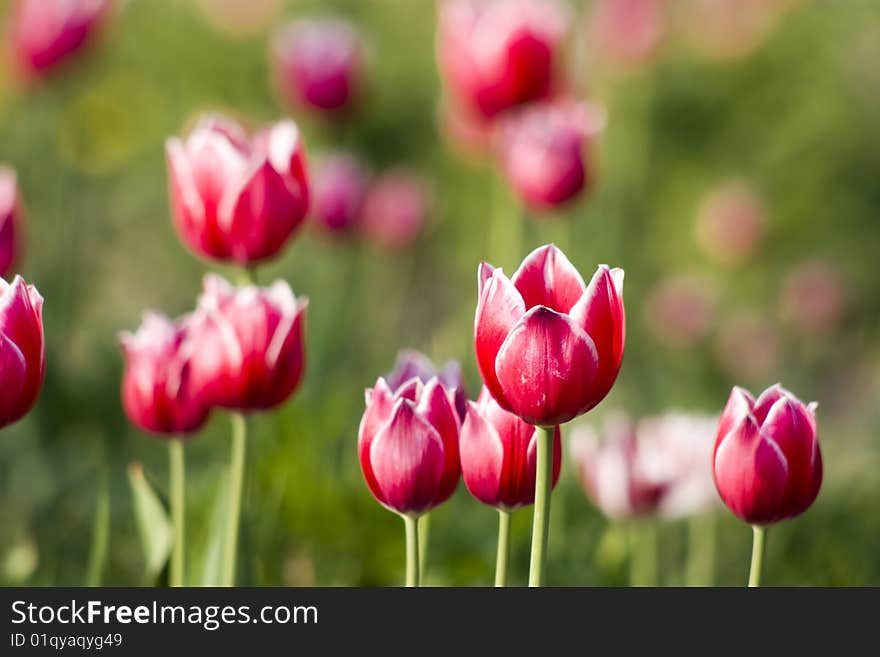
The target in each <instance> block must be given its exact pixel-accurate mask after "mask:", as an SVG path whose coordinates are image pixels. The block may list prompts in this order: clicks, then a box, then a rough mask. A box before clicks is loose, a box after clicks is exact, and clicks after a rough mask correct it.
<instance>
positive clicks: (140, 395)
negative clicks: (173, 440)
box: [120, 312, 208, 435]
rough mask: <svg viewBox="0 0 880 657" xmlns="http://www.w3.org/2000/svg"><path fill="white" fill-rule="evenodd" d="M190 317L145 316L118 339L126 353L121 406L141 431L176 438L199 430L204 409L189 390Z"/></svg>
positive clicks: (203, 417) (153, 314)
mask: <svg viewBox="0 0 880 657" xmlns="http://www.w3.org/2000/svg"><path fill="white" fill-rule="evenodd" d="M188 321H189V318H185V319H183V320H179V321H177V322H172V321H171V320H169V319H168V318H167V317H165V316H164V315H160V314H158V313H153V312H146V313H144V319H143V322H142V323H141V326H140V328H139V329H138V330H137V332H136V333H134V334H131V333H123V334H122V335H121V336H120V342H121V343H122V348H123V352H124V353H125V374H124V375H123V378H122V405H123V407H124V408H125V412H126V414H127V415H128V417H129V419H130V420H131V421H132V422H133V423H134V424H136V425H137V426H138V427H140V428H141V429H144V430H145V431H150V432H152V433H157V434H165V435H179V434H184V433H190V432H192V431H196V430H197V429H199V428H200V427H201V426H202V425H203V424H204V422H205V420H206V419H207V418H208V406H207V405H205V404H204V403H203V402H202V400H201V399H200V398H199V396H198V394H197V391H195V390H194V388H193V386H192V377H191V364H190V356H191V355H190V353H189V352H190V351H191V350H190V349H189V346H188V345H187V332H188V330H189V327H188Z"/></svg>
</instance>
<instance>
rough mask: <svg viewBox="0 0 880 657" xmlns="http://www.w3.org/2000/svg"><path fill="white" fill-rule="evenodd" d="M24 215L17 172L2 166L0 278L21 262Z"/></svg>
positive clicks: (0, 178) (0, 175)
mask: <svg viewBox="0 0 880 657" xmlns="http://www.w3.org/2000/svg"><path fill="white" fill-rule="evenodd" d="M23 214H24V213H23V210H22V204H21V199H20V197H19V193H18V179H17V177H16V175H15V171H13V170H12V169H10V168H9V167H4V166H0V278H5V277H6V276H8V275H9V273H10V271H11V270H12V267H13V265H15V264H16V263H18V262H19V261H20V260H21V231H22V221H23V218H24V217H23Z"/></svg>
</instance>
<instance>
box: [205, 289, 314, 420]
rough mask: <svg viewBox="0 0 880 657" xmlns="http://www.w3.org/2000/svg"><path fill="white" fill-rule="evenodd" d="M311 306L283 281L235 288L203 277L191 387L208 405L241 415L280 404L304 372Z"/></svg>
mask: <svg viewBox="0 0 880 657" xmlns="http://www.w3.org/2000/svg"><path fill="white" fill-rule="evenodd" d="M307 305H308V301H307V300H306V299H302V298H301V299H297V298H296V297H294V295H293V292H292V291H291V289H290V286H289V285H288V284H287V283H285V282H283V281H276V282H275V283H274V284H272V285H271V286H270V287H268V288H260V287H257V286H255V285H248V286H245V287H239V288H234V287H232V286H231V285H230V284H229V283H228V282H226V280H224V279H223V278H221V277H220V276H217V275H214V274H209V275H207V276H205V281H204V291H203V292H202V295H201V297H199V301H198V306H197V308H196V311H195V313H194V314H193V317H192V320H191V323H190V331H189V338H190V339H189V342H190V348H191V349H192V364H191V369H192V385H193V389H194V390H196V391H197V392H198V394H199V395H201V397H202V398H203V399H204V400H205V401H206V402H207V403H209V404H210V405H216V406H222V407H224V408H231V409H236V410H240V411H254V410H262V409H269V408H272V407H274V406H277V405H278V404H280V403H282V402H283V401H284V400H286V399H287V398H288V397H289V396H290V395H291V394H292V393H293V391H294V390H295V389H296V387H297V386H298V385H299V383H300V380H301V379H302V375H303V370H304V368H305V344H304V325H305V312H306V307H307Z"/></svg>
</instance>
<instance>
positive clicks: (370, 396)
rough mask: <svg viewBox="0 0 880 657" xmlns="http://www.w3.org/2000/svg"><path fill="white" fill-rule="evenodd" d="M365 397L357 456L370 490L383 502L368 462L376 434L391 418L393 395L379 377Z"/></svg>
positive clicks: (371, 466)
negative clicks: (365, 405)
mask: <svg viewBox="0 0 880 657" xmlns="http://www.w3.org/2000/svg"><path fill="white" fill-rule="evenodd" d="M366 398H367V410H366V411H364V416H363V417H362V418H361V424H360V428H359V429H358V456H359V458H360V462H361V470H362V471H363V473H364V479H365V480H366V482H367V486H368V487H369V489H370V492H372V493H373V495H374V496H375V497H376V499H377V500H379V502H380V503H382V504H384V503H385V498H384V497H383V496H382V491H381V489H380V488H379V484H378V483H376V476H375V475H374V474H373V465H372V463H371V462H370V447H371V446H372V443H373V439H374V438H375V437H376V434H378V433H379V431H380V430H381V429H382V427H383V426H385V425H386V424H387V423H388V422H389V420H391V413H392V411H393V410H394V395H393V393H392V392H391V390H390V389H389V388H388V385H387V384H386V383H385V379H381V378H380V379H379V380H378V381H376V386H375V387H374V388H373V389H372V390H367V391H366Z"/></svg>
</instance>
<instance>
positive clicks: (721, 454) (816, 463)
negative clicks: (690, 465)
mask: <svg viewBox="0 0 880 657" xmlns="http://www.w3.org/2000/svg"><path fill="white" fill-rule="evenodd" d="M713 472H714V475H715V485H716V487H717V488H718V492H719V493H720V495H721V499H722V500H724V503H725V504H726V505H727V506H728V508H729V509H730V510H731V511H733V513H734V515H736V516H737V517H739V518H741V519H742V520H744V521H745V522H747V523H749V524H751V525H768V524H771V523H774V522H778V521H780V520H784V519H786V518H791V517H793V516H797V515H799V514H801V513H803V512H804V511H806V510H807V508H808V507H809V506H810V505H811V504H812V503H813V501H814V500H815V499H816V496H817V495H818V494H819V487H820V486H821V485H822V453H821V452H820V451H819V438H818V431H817V427H816V403H815V402H813V403H811V404H809V405H804V404H803V403H802V402H801V401H800V400H799V399H797V398H796V397H795V396H794V395H792V394H791V393H790V392H788V391H787V390H785V389H783V388H782V387H781V386H779V385H778V384H777V385H775V386H772V387H770V388H768V389H767V390H765V391H764V392H763V393H762V394H761V396H760V397H758V400H757V401H755V399H754V398H753V397H752V395H751V394H749V392H748V391H747V390H743V389H742V388H739V387H735V388H734V389H733V391H732V392H731V393H730V399H729V400H728V402H727V407H726V408H725V409H724V413H723V414H722V416H721V422H720V424H719V426H718V432H717V437H716V439H715V453H714V460H713Z"/></svg>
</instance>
